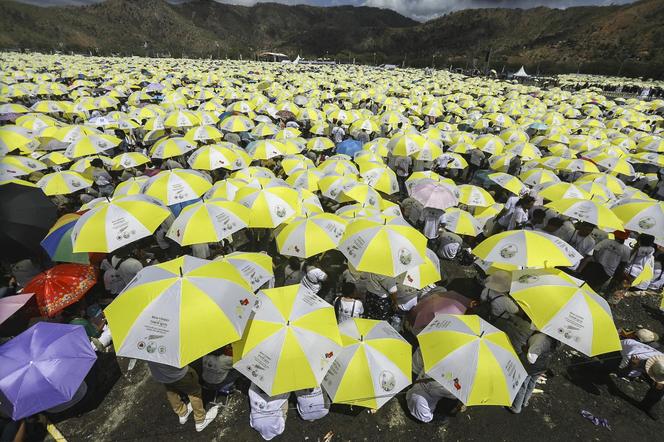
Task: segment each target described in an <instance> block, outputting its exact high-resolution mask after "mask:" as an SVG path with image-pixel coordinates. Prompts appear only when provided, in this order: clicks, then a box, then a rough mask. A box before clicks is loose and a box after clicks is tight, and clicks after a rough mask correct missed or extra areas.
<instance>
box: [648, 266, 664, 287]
mask: <svg viewBox="0 0 664 442" xmlns="http://www.w3.org/2000/svg"><path fill="white" fill-rule="evenodd" d="M663 270H664V269H662V264H661V263H660V262H659V261H655V268H654V269H653V278H652V281H650V285H649V286H648V290H654V291H657V290H661V289H662V287H664V271H663Z"/></svg>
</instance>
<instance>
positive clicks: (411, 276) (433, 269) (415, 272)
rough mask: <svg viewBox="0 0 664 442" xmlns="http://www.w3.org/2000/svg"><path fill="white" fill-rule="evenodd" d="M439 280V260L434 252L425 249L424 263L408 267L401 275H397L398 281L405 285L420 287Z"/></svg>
mask: <svg viewBox="0 0 664 442" xmlns="http://www.w3.org/2000/svg"><path fill="white" fill-rule="evenodd" d="M440 280H441V275H440V260H439V259H438V256H437V255H436V253H435V252H434V251H433V250H431V249H427V250H426V256H425V257H424V263H422V264H420V265H418V266H417V267H413V268H411V269H408V270H407V271H406V272H405V273H404V274H403V276H400V277H399V282H400V283H401V284H403V285H405V286H407V287H412V288H415V289H418V290H419V289H422V288H424V287H426V286H428V285H431V284H435V283H437V282H438V281H440Z"/></svg>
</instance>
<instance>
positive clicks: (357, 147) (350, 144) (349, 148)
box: [337, 138, 362, 157]
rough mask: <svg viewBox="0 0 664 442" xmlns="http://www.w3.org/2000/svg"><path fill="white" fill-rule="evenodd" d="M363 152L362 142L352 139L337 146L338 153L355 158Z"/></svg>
mask: <svg viewBox="0 0 664 442" xmlns="http://www.w3.org/2000/svg"><path fill="white" fill-rule="evenodd" d="M361 150H362V142H361V141H357V140H353V139H350V138H349V139H347V140H344V141H342V142H341V143H339V144H337V153H342V154H344V155H348V156H350V157H353V156H355V154H356V153H357V152H359V151H361Z"/></svg>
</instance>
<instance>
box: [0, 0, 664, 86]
mask: <svg viewBox="0 0 664 442" xmlns="http://www.w3.org/2000/svg"><path fill="white" fill-rule="evenodd" d="M146 42H147V48H145V47H144V44H145V43H146ZM0 48H5V49H20V48H28V49H34V50H43V51H50V50H54V49H59V50H64V51H70V50H71V51H81V52H87V51H93V52H98V53H100V54H110V53H120V54H124V55H128V54H137V55H146V54H148V55H155V54H166V53H170V54H171V55H172V56H175V57H179V56H182V55H186V56H190V57H208V56H213V57H233V58H237V57H239V56H240V55H242V56H243V58H252V57H253V56H254V54H255V53H256V52H257V51H260V50H278V51H282V52H286V53H288V54H290V55H292V56H293V57H294V56H295V55H297V54H300V55H302V56H303V57H309V58H311V57H325V56H327V57H329V58H336V59H338V60H341V61H343V62H347V61H349V60H352V59H356V60H357V62H365V63H373V62H374V60H375V62H376V63H395V64H401V63H405V64H406V65H409V66H429V65H431V64H432V63H433V64H435V65H436V66H439V67H440V66H447V65H450V64H453V65H454V66H458V67H472V66H476V67H478V68H483V67H484V65H485V61H486V58H487V55H488V54H489V52H490V54H491V55H490V64H491V67H492V68H494V69H497V70H501V69H502V68H503V67H507V68H508V69H509V68H511V69H513V68H515V67H518V66H519V65H521V64H524V65H526V69H527V70H529V71H536V70H538V68H539V71H541V72H543V73H555V72H570V71H572V72H576V71H577V70H580V71H582V72H585V73H604V74H614V75H615V74H617V73H618V71H620V72H621V73H622V74H624V75H634V76H644V77H652V78H663V77H664V0H642V1H639V2H636V3H632V4H628V5H621V6H603V7H575V8H568V9H564V10H560V9H549V8H543V7H540V8H534V9H527V10H523V9H472V10H463V11H458V12H454V13H451V14H447V15H445V16H443V17H440V18H437V19H435V20H431V21H428V22H426V23H419V22H416V21H414V20H411V19H409V18H407V17H404V16H402V15H400V14H398V13H397V12H394V11H392V10H389V9H378V8H370V7H351V6H338V7H327V8H321V7H314V6H304V5H297V6H287V5H283V4H277V3H258V4H256V5H255V6H252V7H246V6H236V5H228V4H221V3H217V2H215V1H212V0H191V1H188V2H184V3H179V4H171V3H168V2H166V1H165V0H141V1H134V0H107V1H106V2H103V3H99V4H93V5H87V6H59V7H48V8H43V7H38V6H32V5H27V4H23V3H17V2H14V1H9V0H0Z"/></svg>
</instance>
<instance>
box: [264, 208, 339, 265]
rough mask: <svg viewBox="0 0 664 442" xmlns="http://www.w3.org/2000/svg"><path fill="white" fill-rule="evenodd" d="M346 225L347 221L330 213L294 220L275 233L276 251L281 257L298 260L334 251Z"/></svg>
mask: <svg viewBox="0 0 664 442" xmlns="http://www.w3.org/2000/svg"><path fill="white" fill-rule="evenodd" d="M347 224H348V221H347V220H345V219H343V218H341V217H340V216H337V215H333V214H331V213H321V214H317V215H313V216H309V217H298V218H294V219H293V220H291V221H289V222H288V223H287V224H286V225H285V226H284V227H283V228H282V229H281V230H280V231H279V233H277V236H276V241H277V249H278V250H279V253H281V254H282V255H287V256H297V257H299V258H309V257H310V256H314V255H318V254H319V253H323V252H325V251H327V250H331V249H335V248H337V246H338V245H339V241H341V237H342V236H343V234H344V231H345V230H346V225H347Z"/></svg>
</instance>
